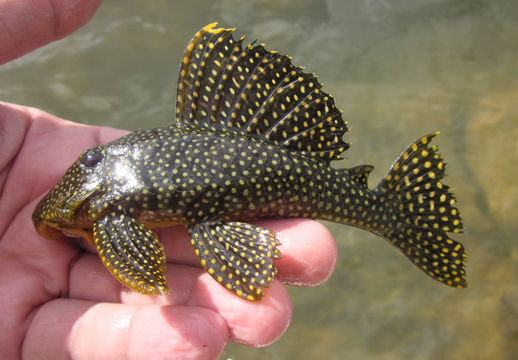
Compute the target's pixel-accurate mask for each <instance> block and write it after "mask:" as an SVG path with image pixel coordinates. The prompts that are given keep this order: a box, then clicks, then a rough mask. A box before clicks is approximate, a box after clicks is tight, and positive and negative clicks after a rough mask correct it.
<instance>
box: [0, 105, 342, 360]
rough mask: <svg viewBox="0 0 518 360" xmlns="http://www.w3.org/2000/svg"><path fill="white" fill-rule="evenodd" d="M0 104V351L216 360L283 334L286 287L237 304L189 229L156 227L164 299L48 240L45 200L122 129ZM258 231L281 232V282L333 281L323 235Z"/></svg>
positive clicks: (331, 251) (282, 224) (297, 226)
mask: <svg viewBox="0 0 518 360" xmlns="http://www.w3.org/2000/svg"><path fill="white" fill-rule="evenodd" d="M0 107H1V108H0V140H1V142H0V144H2V145H1V146H2V151H1V153H0V168H1V169H2V172H1V173H0V181H1V182H0V185H2V184H3V187H2V196H1V198H0V212H1V214H2V216H1V217H0V235H1V236H2V237H1V240H0V308H2V309H3V310H4V315H3V321H2V324H1V325H0V328H1V327H5V328H4V329H1V330H3V331H2V333H3V334H5V335H4V336H2V337H1V338H0V349H2V350H3V351H4V352H5V353H6V354H7V358H15V357H19V356H20V355H21V354H22V355H24V356H26V357H28V358H32V357H35V356H36V355H37V356H42V357H46V358H62V357H68V356H72V357H73V358H75V357H85V358H124V357H132V358H133V357H134V358H140V357H146V358H162V357H165V356H170V355H171V354H175V356H178V357H181V358H216V357H217V356H218V355H219V354H220V353H221V351H222V350H223V349H224V346H225V344H226V342H227V341H228V340H231V341H236V342H240V343H245V344H249V345H264V344H267V343H270V342H272V341H274V340H275V339H277V338H278V337H279V336H280V335H281V334H282V333H283V331H284V329H285V328H286V327H287V325H288V323H289V320H290V317H291V304H290V301H289V297H288V295H287V293H286V290H285V289H284V287H283V286H282V285H281V284H280V282H278V281H274V282H273V283H272V284H271V287H270V289H269V290H267V291H266V296H265V298H264V299H263V300H262V301H260V302H258V303H251V302H247V301H244V300H241V299H239V298H238V297H236V296H235V295H233V294H232V293H230V292H228V291H227V290H225V289H224V288H222V287H221V286H220V285H219V284H217V283H216V282H215V281H213V280H212V279H211V278H210V276H209V275H208V274H206V273H205V272H204V271H203V270H202V269H201V267H199V262H198V260H197V259H196V257H195V255H194V252H193V251H192V249H191V246H190V244H189V242H188V237H187V232H186V231H185V230H184V229H183V228H181V227H175V228H168V229H162V231H158V235H159V237H160V239H161V240H162V242H163V244H164V247H165V250H166V253H167V259H168V264H167V271H166V273H167V278H168V281H169V286H170V288H171V293H170V294H169V295H167V296H162V297H148V296H144V295H140V294H137V293H135V292H133V291H130V290H128V289H126V288H124V287H122V286H121V285H120V284H119V283H118V282H117V281H116V280H115V279H113V278H112V277H111V275H110V274H109V272H108V271H107V270H106V269H105V268H104V267H103V265H102V263H101V262H100V260H99V258H98V257H97V255H96V254H95V253H94V252H95V250H94V249H88V248H87V250H86V251H85V250H84V248H83V247H80V246H77V244H74V243H73V242H72V241H68V240H67V239H65V238H64V239H63V240H56V241H50V240H46V239H43V238H41V237H40V236H39V235H38V234H37V233H36V231H35V230H34V227H33V224H32V222H31V214H32V211H33V210H34V207H35V206H36V204H37V202H38V201H39V199H40V198H41V197H42V196H43V195H44V194H45V192H46V191H48V189H49V188H50V187H51V186H52V185H54V183H55V182H56V181H57V180H58V179H59V177H60V176H61V175H62V174H63V172H64V170H65V169H66V167H67V166H68V165H70V164H71V163H72V162H73V161H74V160H75V159H76V158H77V156H78V155H79V154H80V153H81V152H82V151H84V150H85V149H87V148H89V147H91V146H94V145H97V144H99V143H104V142H107V141H110V140H112V139H114V138H116V137H119V136H121V135H122V134H124V131H121V130H115V129H109V128H98V127H90V126H83V125H77V124H73V123H70V122H64V121H63V120H60V119H57V118H54V117H52V116H50V115H48V114H46V113H43V112H40V111H37V110H34V109H32V110H31V109H29V108H24V107H19V106H14V105H10V104H5V103H4V104H2V103H0ZM261 225H262V226H265V227H268V228H270V229H272V230H274V231H277V232H280V235H279V238H280V240H281V242H282V245H281V248H280V249H281V251H282V253H283V258H282V259H281V260H279V261H278V262H276V266H277V267H278V268H279V274H278V276H277V279H280V280H284V281H286V282H291V283H297V284H306V285H315V284H318V283H320V282H322V281H324V280H325V279H326V278H327V277H328V276H329V274H330V272H331V271H332V268H333V265H334V261H335V257H336V249H335V246H334V242H333V240H332V238H331V236H330V235H329V233H328V232H327V231H326V230H325V228H324V227H322V226H321V225H319V224H318V223H316V222H313V221H310V220H296V219H295V220H293V219H292V220H268V221H263V222H262V223H261ZM292 239H293V240H294V241H293V242H292ZM308 258H310V259H311V264H309V265H308V264H306V263H304V260H305V259H308Z"/></svg>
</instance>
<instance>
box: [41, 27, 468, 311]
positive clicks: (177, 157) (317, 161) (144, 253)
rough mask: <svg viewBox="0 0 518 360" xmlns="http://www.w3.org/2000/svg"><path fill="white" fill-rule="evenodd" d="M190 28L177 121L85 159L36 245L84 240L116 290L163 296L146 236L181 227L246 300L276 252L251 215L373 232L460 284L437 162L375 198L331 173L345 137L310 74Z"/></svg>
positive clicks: (385, 185) (431, 153)
mask: <svg viewBox="0 0 518 360" xmlns="http://www.w3.org/2000/svg"><path fill="white" fill-rule="evenodd" d="M214 25H215V24H211V25H208V26H206V27H205V28H203V29H202V30H200V32H198V33H197V34H196V35H195V37H194V38H193V39H192V41H191V43H190V44H189V45H188V47H187V50H186V53H185V55H184V58H183V60H182V65H181V69H180V77H179V84H178V95H177V106H176V121H175V123H174V124H173V125H171V126H168V127H164V128H157V129H149V130H138V131H135V132H133V133H131V134H128V135H126V136H124V137H122V138H120V139H117V140H115V141H113V142H111V143H109V144H106V145H100V146H97V147H94V148H92V149H89V150H87V151H85V152H84V153H83V154H82V155H81V156H80V157H79V159H78V160H77V161H76V162H75V163H74V164H73V165H72V166H71V167H70V168H69V169H68V170H67V172H66V173H65V175H64V177H63V178H62V179H61V180H60V181H59V183H58V184H57V185H56V186H55V187H54V188H53V189H52V190H51V191H50V192H49V193H48V194H47V195H46V196H45V197H44V198H43V199H42V201H41V202H40V203H39V205H38V206H37V208H36V210H35V212H34V214H33V221H34V224H35V226H36V229H37V230H38V231H39V232H40V234H42V235H44V236H46V237H50V238H52V237H54V232H55V231H64V232H66V233H68V234H72V235H82V236H84V237H86V238H87V239H90V240H91V241H92V242H94V243H95V245H96V247H97V249H98V252H99V256H100V257H101V260H102V261H103V263H104V265H105V266H106V267H107V268H108V270H110V272H111V273H112V274H113V275H114V276H115V277H116V278H117V279H118V280H119V281H121V282H122V283H123V284H125V285H127V286H129V287H130V288H133V289H135V290H137V291H139V292H142V293H145V294H162V293H166V292H168V287H167V281H166V279H165V275H164V269H165V253H164V250H163V247H162V245H161V244H160V242H159V240H158V238H157V237H156V235H155V234H154V233H153V231H152V230H151V229H152V228H154V227H160V226H169V225H172V224H177V223H179V224H182V225H184V226H186V227H187V228H188V230H189V232H190V236H191V244H192V245H193V247H194V251H195V252H196V254H197V256H198V257H199V258H200V262H201V265H202V266H203V267H204V268H205V269H206V270H207V272H208V273H209V274H211V276H212V277H213V278H214V279H215V280H216V281H218V282H219V283H221V284H222V285H223V286H225V287H226V288H227V289H229V290H231V291H233V292H234V293H235V294H237V295H238V296H240V297H242V298H245V299H248V300H252V301H254V300H259V299H260V298H261V297H262V296H263V292H262V290H261V288H262V287H265V286H268V284H269V283H270V282H271V281H272V279H273V277H274V276H275V273H276V269H275V266H274V264H273V261H274V260H275V259H277V258H279V257H280V253H279V251H278V249H277V245H278V241H277V240H276V238H275V236H274V234H273V233H272V232H270V231H269V230H267V229H264V228H261V227H258V226H255V225H251V224H249V223H248V222H249V221H251V220H253V219H256V218H261V217H304V218H314V219H324V220H330V221H334V222H338V223H343V224H349V225H353V226H357V227H360V228H362V229H365V230H368V231H371V232H373V233H375V234H377V235H379V236H381V237H383V238H385V239H387V240H389V241H390V242H391V243H393V244H394V245H395V246H396V247H397V248H399V249H400V250H401V251H402V252H403V253H404V254H405V255H407V256H408V257H409V258H410V259H411V260H412V261H413V262H414V263H415V264H416V265H417V266H418V267H420V268H421V269H422V270H423V271H425V272H426V273H427V274H429V275H430V276H432V277H434V278H435V279H437V280H439V281H441V282H443V283H445V284H447V285H450V286H454V287H464V286H466V280H465V271H464V265H463V261H464V260H465V253H464V248H463V246H462V245H461V244H460V243H458V242H456V241H454V240H452V239H451V238H450V237H449V235H448V233H457V232H459V231H460V230H461V229H462V224H461V218H460V214H459V212H458V210H457V209H456V208H455V207H454V203H455V200H454V197H453V195H452V193H451V192H450V191H449V188H448V186H446V185H444V184H443V183H442V182H441V179H442V178H443V176H444V162H443V160H442V158H441V157H440V156H439V155H438V154H437V152H436V150H437V148H436V146H432V145H431V144H430V141H431V140H432V138H433V137H434V136H435V135H437V133H435V134H431V135H428V136H424V137H422V138H420V139H418V140H416V141H415V142H414V143H412V144H411V145H410V146H409V147H408V149H407V150H405V151H404V152H403V153H402V154H401V156H400V157H399V158H398V160H397V161H396V162H395V163H394V164H393V166H392V168H391V170H390V171H389V172H388V174H387V175H386V177H385V178H384V179H383V180H382V182H381V183H380V184H379V185H378V186H377V187H376V188H374V189H370V188H369V187H368V184H367V177H368V174H369V173H370V171H371V170H372V169H373V167H372V166H370V165H360V166H357V167H354V168H350V169H334V168H332V167H331V166H330V161H331V160H335V159H339V158H340V153H342V152H343V151H344V150H346V149H347V148H348V146H349V145H348V144H346V143H345V142H343V140H342V136H343V134H344V133H345V132H346V131H347V130H348V129H347V124H346V122H345V121H343V119H342V116H341V111H339V110H338V109H336V107H335V105H334V100H333V98H332V97H331V96H330V95H328V94H326V93H324V92H323V91H321V90H320V88H321V85H320V84H319V83H318V82H317V80H316V76H315V75H313V74H306V73H304V72H303V71H302V69H301V68H298V67H294V66H293V65H292V64H291V60H290V58H289V57H287V56H283V55H279V54H278V53H276V52H269V51H267V50H265V49H264V46H263V45H258V46H252V45H249V46H248V47H246V48H245V50H243V49H242V45H241V43H242V40H243V39H240V40H239V41H235V40H234V39H233V38H232V36H231V32H232V30H227V29H214Z"/></svg>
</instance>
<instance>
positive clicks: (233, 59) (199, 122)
mask: <svg viewBox="0 0 518 360" xmlns="http://www.w3.org/2000/svg"><path fill="white" fill-rule="evenodd" d="M215 26H216V23H213V24H210V25H207V26H205V27H204V28H203V29H201V30H200V31H199V32H198V33H196V35H194V37H193V39H192V40H191V42H190V43H189V45H188V46H187V49H186V51H185V55H184V57H183V59H182V64H181V67H180V76H179V79H178V95H177V101H176V122H177V123H186V124H190V125H194V126H197V127H208V128H215V129H222V128H223V129H233V130H234V131H239V132H244V133H247V134H250V135H254V136H258V137H261V138H263V139H265V140H267V141H270V142H273V143H275V144H278V145H281V146H285V147H288V148H290V149H292V150H295V151H300V152H304V153H306V154H308V155H311V156H317V157H320V158H322V159H326V160H335V159H340V153H342V152H343V151H344V150H346V149H347V148H348V147H349V144H347V143H345V142H343V140H342V137H343V134H344V133H345V132H346V131H347V130H348V129H347V123H346V122H345V121H344V120H343V119H342V116H341V114H342V112H341V111H340V110H338V109H337V108H336V107H335V104H334V99H333V98H332V97H331V96H330V95H328V94H326V93H324V92H323V91H321V90H320V88H321V87H322V85H320V84H319V83H318V81H317V78H316V76H315V75H314V74H306V73H304V72H302V68H301V67H295V66H293V64H292V63H291V58H290V57H288V56H285V55H280V54H278V53H277V52H275V51H268V50H266V49H265V48H264V45H262V44H261V45H255V46H254V45H253V44H250V45H248V46H247V47H246V48H245V49H244V50H243V49H242V42H243V38H241V39H239V40H238V41H235V40H234V39H233V37H232V31H234V29H222V28H218V29H214V27H215Z"/></svg>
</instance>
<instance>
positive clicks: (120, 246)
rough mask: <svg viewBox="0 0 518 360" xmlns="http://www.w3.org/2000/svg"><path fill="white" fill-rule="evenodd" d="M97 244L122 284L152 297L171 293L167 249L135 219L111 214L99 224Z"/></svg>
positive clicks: (96, 232) (112, 271) (108, 267)
mask: <svg viewBox="0 0 518 360" xmlns="http://www.w3.org/2000/svg"><path fill="white" fill-rule="evenodd" d="M94 240H95V244H96V246H97V250H98V252H99V257H100V258H101V260H102V262H103V264H104V265H105V266H106V268H107V269H108V270H109V271H110V272H111V273H112V275H113V276H114V277H115V278H116V279H117V280H119V281H120V282H121V283H122V284H124V285H126V286H128V287H129V288H131V289H133V290H135V291H138V292H140V293H143V294H148V295H161V294H164V293H168V292H169V289H168V287H167V281H166V279H165V263H166V258H165V252H164V248H163V247H162V245H161V244H160V242H159V240H158V238H157V237H156V235H155V234H154V233H153V232H152V231H151V230H149V229H147V228H146V227H144V225H142V224H141V223H140V222H138V221H137V220H136V219H135V218H133V217H130V216H127V215H124V214H111V215H109V216H107V217H105V218H104V219H102V220H100V221H97V222H96V223H94Z"/></svg>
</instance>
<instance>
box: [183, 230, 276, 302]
mask: <svg viewBox="0 0 518 360" xmlns="http://www.w3.org/2000/svg"><path fill="white" fill-rule="evenodd" d="M189 232H190V234H191V244H192V245H193V247H194V249H195V252H196V255H197V256H198V257H199V258H200V262H201V265H202V266H203V268H204V269H205V270H206V271H207V272H208V273H209V274H210V275H211V276H212V277H213V278H214V279H215V280H216V281H218V282H219V283H220V284H222V285H223V286H224V287H225V288H227V289H228V290H230V291H232V292H234V293H235V294H236V295H238V296H240V297H241V298H244V299H247V300H251V301H257V300H260V299H261V298H262V297H263V292H262V290H261V287H268V286H269V283H270V282H271V281H272V280H273V277H274V275H275V274H276V272H277V270H276V268H275V266H274V265H273V260H274V259H277V258H279V257H280V253H279V250H278V249H277V245H278V242H277V240H276V239H275V236H274V235H273V234H272V232H270V231H269V230H267V229H264V228H261V227H259V226H255V225H250V224H247V223H242V222H237V221H234V222H222V221H211V222H205V223H201V224H195V225H193V226H191V228H190V229H189Z"/></svg>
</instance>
